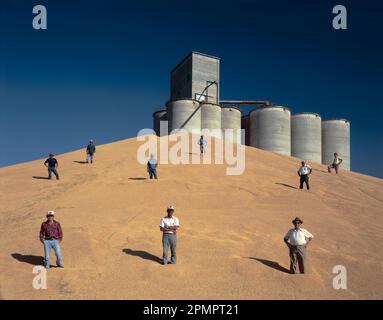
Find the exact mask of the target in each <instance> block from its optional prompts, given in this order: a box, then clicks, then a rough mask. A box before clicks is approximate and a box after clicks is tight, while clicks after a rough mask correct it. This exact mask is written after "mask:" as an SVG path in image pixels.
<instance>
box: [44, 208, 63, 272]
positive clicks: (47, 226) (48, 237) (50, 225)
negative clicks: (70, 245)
mask: <svg viewBox="0 0 383 320" xmlns="http://www.w3.org/2000/svg"><path fill="white" fill-rule="evenodd" d="M46 216H47V221H45V222H43V223H42V224H41V229H40V241H41V243H42V244H43V245H44V254H45V259H44V266H45V268H46V269H49V267H50V257H51V249H52V248H53V250H54V252H55V254H56V258H57V266H59V267H60V268H63V267H64V265H63V260H62V257H61V251H60V243H61V241H62V239H63V232H62V229H61V225H60V223H59V222H58V221H56V220H55V219H54V216H55V212H54V211H48V212H47V215H46Z"/></svg>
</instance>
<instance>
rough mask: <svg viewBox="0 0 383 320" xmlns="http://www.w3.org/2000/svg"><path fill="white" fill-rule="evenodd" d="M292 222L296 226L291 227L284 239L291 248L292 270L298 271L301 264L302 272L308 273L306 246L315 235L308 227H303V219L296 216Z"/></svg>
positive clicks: (294, 272)
mask: <svg viewBox="0 0 383 320" xmlns="http://www.w3.org/2000/svg"><path fill="white" fill-rule="evenodd" d="M292 223H293V225H294V228H293V229H290V230H289V231H288V232H287V233H286V235H285V237H284V239H283V240H284V241H285V243H286V245H287V247H288V248H289V250H290V272H291V273H293V274H296V273H298V272H297V267H298V266H299V271H300V273H306V272H307V264H306V247H307V244H308V243H309V242H310V241H311V239H312V238H314V236H313V235H312V234H311V233H310V232H308V231H307V230H306V229H303V228H301V225H302V224H303V221H302V219H300V218H298V217H296V218H295V219H294V220H293V221H292Z"/></svg>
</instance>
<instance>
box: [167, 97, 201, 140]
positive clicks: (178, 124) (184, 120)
mask: <svg viewBox="0 0 383 320" xmlns="http://www.w3.org/2000/svg"><path fill="white" fill-rule="evenodd" d="M166 111H167V116H168V121H169V133H171V132H172V131H173V130H177V129H184V130H187V131H189V132H192V130H193V131H194V132H196V133H199V132H200V131H201V108H200V103H199V102H198V101H197V100H194V99H182V100H171V101H168V102H167V103H166Z"/></svg>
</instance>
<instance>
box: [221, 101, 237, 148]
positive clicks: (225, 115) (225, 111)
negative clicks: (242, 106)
mask: <svg viewBox="0 0 383 320" xmlns="http://www.w3.org/2000/svg"><path fill="white" fill-rule="evenodd" d="M221 128H222V137H223V138H225V130H226V129H233V134H232V135H228V136H227V138H228V139H230V140H231V141H233V142H234V143H241V132H240V131H239V132H238V130H241V110H239V109H238V108H235V107H222V109H221Z"/></svg>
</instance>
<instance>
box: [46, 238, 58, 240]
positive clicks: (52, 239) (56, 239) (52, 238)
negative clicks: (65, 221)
mask: <svg viewBox="0 0 383 320" xmlns="http://www.w3.org/2000/svg"><path fill="white" fill-rule="evenodd" d="M44 240H58V239H57V238H46V239H44Z"/></svg>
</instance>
